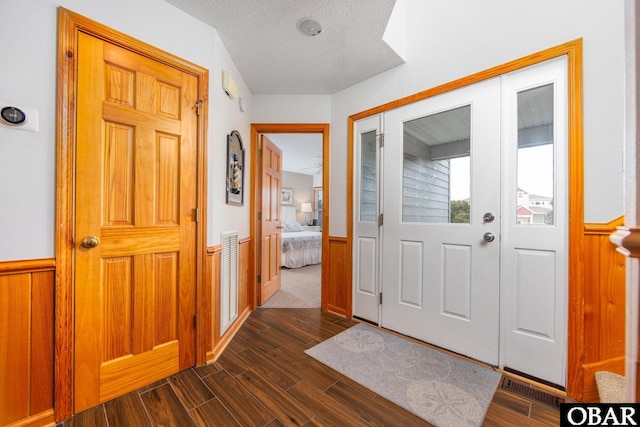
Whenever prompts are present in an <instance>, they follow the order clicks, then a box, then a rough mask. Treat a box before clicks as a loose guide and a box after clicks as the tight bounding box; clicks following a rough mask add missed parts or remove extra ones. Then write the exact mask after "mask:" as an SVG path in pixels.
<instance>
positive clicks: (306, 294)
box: [260, 264, 322, 308]
mask: <svg viewBox="0 0 640 427" xmlns="http://www.w3.org/2000/svg"><path fill="white" fill-rule="evenodd" d="M280 273H281V277H282V279H281V280H282V281H281V284H280V289H279V290H278V291H277V292H276V293H275V294H273V296H272V297H271V298H269V300H268V301H267V302H266V303H264V304H262V305H261V306H260V307H261V308H320V289H321V283H320V282H321V275H322V264H316V265H308V266H306V267H302V268H283V269H281V270H280Z"/></svg>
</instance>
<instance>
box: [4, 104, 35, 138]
mask: <svg viewBox="0 0 640 427" xmlns="http://www.w3.org/2000/svg"><path fill="white" fill-rule="evenodd" d="M38 122H39V120H38V110H36V109H35V108H29V107H16V104H13V103H10V102H4V101H3V100H0V128H12V129H14V130H26V131H29V132H38V128H39V126H38Z"/></svg>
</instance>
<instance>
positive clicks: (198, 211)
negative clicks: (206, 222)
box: [193, 208, 200, 222]
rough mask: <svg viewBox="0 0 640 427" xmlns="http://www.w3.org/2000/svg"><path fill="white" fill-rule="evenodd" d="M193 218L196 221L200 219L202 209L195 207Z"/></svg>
mask: <svg viewBox="0 0 640 427" xmlns="http://www.w3.org/2000/svg"><path fill="white" fill-rule="evenodd" d="M193 220H194V221H195V222H198V221H200V209H198V208H195V209H194V210H193Z"/></svg>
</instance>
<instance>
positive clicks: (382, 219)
mask: <svg viewBox="0 0 640 427" xmlns="http://www.w3.org/2000/svg"><path fill="white" fill-rule="evenodd" d="M383 225H384V214H383V213H381V214H380V215H378V227H382V226H383Z"/></svg>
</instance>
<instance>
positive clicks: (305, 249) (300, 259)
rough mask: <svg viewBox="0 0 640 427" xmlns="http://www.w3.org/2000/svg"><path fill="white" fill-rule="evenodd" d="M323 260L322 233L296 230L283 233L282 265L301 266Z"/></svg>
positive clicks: (318, 262)
mask: <svg viewBox="0 0 640 427" xmlns="http://www.w3.org/2000/svg"><path fill="white" fill-rule="evenodd" d="M321 262H322V233H320V232H318V231H295V232H283V233H282V265H283V266H284V267H287V268H300V267H304V266H305V265H313V264H320V263H321Z"/></svg>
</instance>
